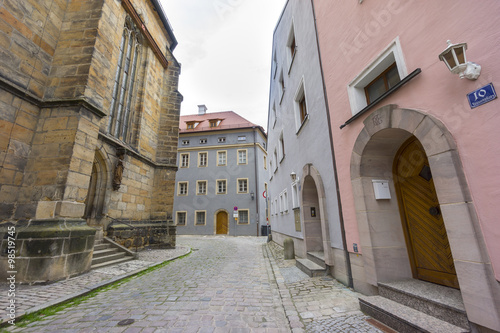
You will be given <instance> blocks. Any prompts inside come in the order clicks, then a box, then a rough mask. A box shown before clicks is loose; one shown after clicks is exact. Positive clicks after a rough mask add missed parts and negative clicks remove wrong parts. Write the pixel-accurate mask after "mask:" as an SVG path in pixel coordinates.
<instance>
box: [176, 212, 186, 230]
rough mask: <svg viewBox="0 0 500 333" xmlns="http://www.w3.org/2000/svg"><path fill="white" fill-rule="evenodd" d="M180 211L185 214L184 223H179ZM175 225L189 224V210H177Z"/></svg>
mask: <svg viewBox="0 0 500 333" xmlns="http://www.w3.org/2000/svg"><path fill="white" fill-rule="evenodd" d="M179 213H181V214H184V224H179ZM175 225H177V226H186V225H187V211H184V210H182V211H177V212H175Z"/></svg>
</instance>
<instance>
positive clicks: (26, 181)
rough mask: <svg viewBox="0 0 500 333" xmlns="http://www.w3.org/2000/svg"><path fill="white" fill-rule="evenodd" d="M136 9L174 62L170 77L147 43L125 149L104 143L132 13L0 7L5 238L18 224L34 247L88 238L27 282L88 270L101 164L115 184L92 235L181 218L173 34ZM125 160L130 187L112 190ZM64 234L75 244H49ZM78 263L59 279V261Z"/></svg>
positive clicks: (115, 6)
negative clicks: (114, 226)
mask: <svg viewBox="0 0 500 333" xmlns="http://www.w3.org/2000/svg"><path fill="white" fill-rule="evenodd" d="M132 4H133V5H134V6H136V9H138V10H139V11H140V12H141V13H142V14H143V17H147V21H146V26H147V28H148V30H149V31H150V32H151V33H152V34H154V39H155V41H156V43H157V44H158V45H159V46H160V49H161V50H162V52H166V53H165V54H164V55H165V57H167V58H168V61H169V66H168V68H165V67H164V66H163V65H162V63H161V62H160V61H159V58H158V54H155V53H154V52H153V50H152V49H151V47H150V45H149V44H148V43H147V42H146V39H144V44H143V45H144V48H143V50H144V52H143V55H142V58H141V63H140V64H139V67H138V68H139V72H138V80H139V83H138V84H137V89H138V95H137V96H138V98H137V101H136V103H135V105H134V113H133V116H134V117H135V118H134V119H133V122H132V123H133V126H134V127H133V128H131V130H132V131H131V133H132V134H131V136H130V140H128V139H127V141H126V142H123V141H120V140H118V139H116V138H114V137H112V136H110V135H109V134H106V131H107V123H108V118H107V114H108V112H109V111H108V110H109V107H110V102H109V101H110V99H111V96H112V89H113V84H114V76H115V72H116V68H117V62H118V55H119V44H120V41H121V38H122V32H123V27H124V22H125V18H126V15H127V14H126V11H125V9H124V7H123V6H122V3H121V2H120V1H115V0H96V1H88V0H60V1H55V0H25V1H18V0H4V1H0V238H1V237H2V235H3V230H4V229H5V230H6V226H8V225H10V224H11V223H14V224H16V225H17V227H18V228H19V230H23V235H25V236H22V237H26V239H31V238H33V242H34V243H33V244H36V246H41V247H44V246H49V245H50V244H52V243H54V244H56V243H57V244H59V243H61V242H65V244H66V242H69V243H68V244H80V243H81V244H83V243H82V242H79V240H78V237H80V236H78V235H81V237H84V238H85V242H86V243H85V246H83V245H82V246H80V245H81V244H80V245H78V246H76V245H75V246H74V249H73V250H72V251H70V252H68V253H66V252H64V251H63V252H58V253H57V254H56V255H55V256H56V257H57V258H55V259H54V258H52V257H48V256H43V258H42V257H39V258H37V259H36V260H38V262H39V266H40V267H42V266H43V267H44V271H45V272H46V273H44V275H43V276H39V277H36V276H32V275H33V274H36V273H33V272H32V273H33V274H32V273H29V272H27V271H26V272H24V273H22V274H21V275H22V276H21V275H20V276H18V279H19V281H23V280H24V281H27V282H28V281H41V280H44V281H45V280H52V279H57V278H63V277H66V276H68V275H72V274H78V273H79V272H82V271H84V270H86V269H88V268H89V265H90V261H89V258H90V256H91V248H92V244H91V243H93V239H94V234H95V230H94V229H93V228H89V227H87V226H86V224H85V220H83V219H82V217H84V216H87V215H86V214H87V213H88V211H86V203H88V202H87V198H88V197H91V196H89V195H88V194H89V184H90V180H91V175H92V174H93V171H92V170H93V166H94V163H95V157H96V154H99V156H100V161H102V163H103V164H104V166H103V167H102V168H100V169H99V170H100V172H102V173H105V174H102V175H101V176H103V177H102V180H103V181H102V182H99V183H98V184H99V188H98V195H100V197H96V198H97V199H99V200H98V201H99V205H100V206H99V207H100V208H99V209H98V211H99V212H98V214H99V216H93V217H92V219H89V220H88V221H87V223H89V224H90V225H92V227H96V226H100V225H103V226H104V227H106V224H104V222H103V220H106V219H107V220H109V219H108V217H106V215H107V216H110V217H112V218H115V219H123V220H130V221H134V220H136V221H141V220H142V221H150V220H154V219H156V220H167V219H168V218H169V217H170V216H171V214H172V208H173V194H174V186H175V171H176V169H177V168H176V166H175V164H176V156H177V139H178V123H179V113H180V103H181V101H182V96H181V95H180V94H179V93H178V91H177V86H178V79H179V74H180V65H179V64H178V63H177V61H176V59H175V58H174V57H173V56H172V54H170V53H169V51H168V50H166V45H167V44H168V38H167V36H166V35H165V33H166V30H165V29H164V28H163V27H162V22H161V21H160V20H159V17H158V15H157V14H156V13H155V12H154V11H153V8H152V5H151V3H150V1H149V0H134V1H132ZM139 26H140V25H139ZM120 152H124V153H125V154H124V157H123V163H124V170H123V176H122V179H121V186H120V188H119V189H114V188H113V182H112V180H113V176H114V170H115V167H116V165H117V162H118V155H119V153H120ZM120 156H121V155H120ZM98 176H99V175H98ZM102 205H104V209H102ZM88 207H92V205H90V204H89V205H88ZM82 223H83V224H82ZM106 223H109V221H108V222H106ZM35 226H36V227H35ZM58 226H64V228H66V229H67V231H68V234H67V235H66V236H64V237H67V238H68V239H67V240H66V239H63V238H64V237H62V236H61V237H62V238H61V237H60V235H55V236H53V237H52V236H51V237H49V238H47V237H45V236H44V235H45V234H44V233H40V230H49V229H50V230H52V229H54V230H58V228H59V227H58ZM172 235H174V233H172ZM20 239H21V238H20ZM171 243H172V242H171ZM23 244H24V243H23ZM30 244H31V243H30ZM57 244H56V245H57ZM33 246H34V245H33ZM33 246H31V247H30V248H34V247H33ZM19 255H21V253H19ZM22 257H23V258H24V259H23V260H24V261H23V262H25V263H28V262H30V260H31V258H34V257H37V255H36V253H34V252H33V253H31V252H29V251H28V250H27V251H25V252H24V253H23V254H22ZM70 257H71V258H73V257H74V258H80V259H81V260H80V259H78V260H76V261H78V263H76V264H75V265H74V266H72V267H73V268H74V269H73V268H71V269H70V270H61V269H60V267H59V266H58V264H57V262H60V261H61V260H63V261H65V260H66V259H68V258H70ZM58 258H59V259H58ZM61 258H63V259H61ZM82 258H83V259H82ZM68 260H69V259H68ZM2 264H5V262H4V258H3V257H1V258H0V265H2ZM68 267H69V266H68Z"/></svg>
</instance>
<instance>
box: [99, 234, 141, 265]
mask: <svg viewBox="0 0 500 333" xmlns="http://www.w3.org/2000/svg"><path fill="white" fill-rule="evenodd" d="M116 245H118V244H116ZM116 245H115V244H112V243H111V242H107V241H103V240H96V241H95V243H94V253H93V255H92V265H91V266H90V269H96V268H101V267H104V266H109V265H115V264H119V263H122V262H126V261H129V260H133V259H134V256H133V254H131V253H130V251H125V249H121V248H120V246H119V245H118V246H116Z"/></svg>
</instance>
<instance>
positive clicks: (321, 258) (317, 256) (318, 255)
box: [307, 251, 326, 268]
mask: <svg viewBox="0 0 500 333" xmlns="http://www.w3.org/2000/svg"><path fill="white" fill-rule="evenodd" d="M307 259H309V260H311V261H312V262H314V263H315V264H316V265H319V266H321V267H323V268H326V264H325V252H322V251H321V252H319V251H317V252H307Z"/></svg>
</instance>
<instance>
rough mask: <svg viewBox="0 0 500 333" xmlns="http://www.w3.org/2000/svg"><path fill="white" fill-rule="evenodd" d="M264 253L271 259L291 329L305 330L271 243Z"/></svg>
mask: <svg viewBox="0 0 500 333" xmlns="http://www.w3.org/2000/svg"><path fill="white" fill-rule="evenodd" d="M269 244H270V243H269ZM264 253H266V255H267V258H268V259H269V263H270V266H271V269H272V274H273V276H274V280H275V282H276V285H277V287H278V291H279V296H280V298H281V304H282V306H283V309H284V311H285V315H286V317H287V319H288V323H289V325H290V330H291V331H292V332H294V333H303V332H305V331H304V329H303V328H304V324H303V323H302V321H301V319H300V316H299V313H298V311H297V309H296V308H295V305H294V303H293V300H292V296H291V294H290V291H289V290H288V288H287V286H286V284H285V279H284V278H283V276H282V274H281V272H280V269H279V267H278V264H277V263H276V260H275V255H274V254H273V251H272V250H271V248H270V246H269V245H264Z"/></svg>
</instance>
